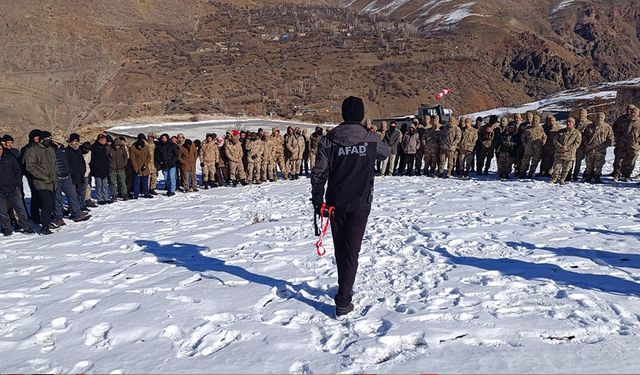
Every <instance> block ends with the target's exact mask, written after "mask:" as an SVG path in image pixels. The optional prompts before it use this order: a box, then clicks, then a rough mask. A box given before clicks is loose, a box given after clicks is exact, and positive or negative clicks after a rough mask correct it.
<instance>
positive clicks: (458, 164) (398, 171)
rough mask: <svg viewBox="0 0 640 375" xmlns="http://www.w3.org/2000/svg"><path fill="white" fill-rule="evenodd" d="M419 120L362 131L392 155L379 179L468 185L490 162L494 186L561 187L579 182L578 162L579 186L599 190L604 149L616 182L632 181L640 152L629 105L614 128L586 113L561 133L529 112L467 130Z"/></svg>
mask: <svg viewBox="0 0 640 375" xmlns="http://www.w3.org/2000/svg"><path fill="white" fill-rule="evenodd" d="M423 120H424V121H423V122H422V123H419V121H418V120H417V119H414V120H413V123H412V124H403V126H402V129H398V124H397V123H396V122H391V123H390V124H389V125H387V123H386V122H383V123H382V124H381V126H380V128H379V129H378V128H377V127H375V126H373V125H371V124H370V123H368V124H367V126H368V127H369V129H370V131H372V132H378V133H379V135H380V137H381V138H382V140H383V141H384V142H385V143H387V145H389V147H390V148H391V150H392V151H391V152H392V155H391V156H390V157H389V158H388V159H387V160H385V161H383V162H381V163H379V164H378V173H379V174H380V175H385V176H389V175H402V176H404V175H414V174H415V175H422V174H424V175H427V176H430V177H435V176H438V177H440V178H450V177H451V176H453V175H456V176H460V177H463V178H469V173H470V172H475V173H476V175H487V174H488V173H489V169H490V167H491V162H492V160H493V158H494V157H496V158H497V164H498V171H497V175H498V177H499V178H500V179H508V178H510V177H511V175H512V173H514V172H515V176H516V177H519V178H521V179H525V178H528V179H532V178H533V177H534V175H535V173H536V171H539V173H538V174H537V176H540V177H551V182H552V183H557V182H558V183H560V184H565V183H566V182H567V181H571V180H573V181H578V180H579V178H580V172H581V165H582V162H583V161H584V162H585V163H586V169H585V170H584V173H583V179H584V181H585V182H593V183H602V168H603V166H604V164H605V157H606V152H607V148H608V147H609V146H612V145H614V144H615V161H614V170H613V172H612V174H611V176H612V177H613V178H614V180H616V181H630V180H631V174H632V173H633V170H634V169H635V164H636V159H637V157H638V152H640V110H639V109H638V108H637V107H636V106H634V105H629V106H628V107H627V110H626V113H625V114H624V115H622V116H620V117H619V118H618V119H616V121H615V122H614V123H613V126H611V125H609V124H608V123H607V122H606V116H605V114H604V113H601V112H600V113H597V114H596V115H595V116H594V118H593V121H591V120H590V119H589V115H588V112H587V110H585V109H583V110H580V116H579V117H578V118H577V119H576V118H569V119H568V120H567V124H566V127H564V128H561V127H560V125H559V123H558V121H557V120H556V118H555V117H554V116H548V117H546V119H545V121H544V123H543V122H542V119H541V117H540V116H539V115H537V114H535V113H534V112H527V113H526V115H525V118H524V119H523V116H522V115H521V114H515V115H514V116H513V118H512V119H509V118H508V117H502V118H498V116H495V115H494V116H491V117H490V118H489V121H488V122H487V123H485V122H484V121H483V118H481V117H479V118H477V119H476V121H475V123H473V122H472V120H471V119H469V118H457V117H456V116H454V115H453V114H452V115H451V116H450V118H449V121H448V123H447V124H444V125H443V124H441V123H440V118H439V117H438V116H432V117H425V118H424V119H423Z"/></svg>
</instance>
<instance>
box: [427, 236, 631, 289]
mask: <svg viewBox="0 0 640 375" xmlns="http://www.w3.org/2000/svg"><path fill="white" fill-rule="evenodd" d="M507 245H508V246H511V247H520V246H522V247H527V245H529V246H533V245H531V244H527V243H518V242H509V243H507ZM534 248H536V247H535V246H534ZM541 249H542V250H548V251H555V252H558V253H561V254H567V255H569V253H571V255H577V254H575V253H572V252H573V251H574V250H573V249H544V248H541ZM432 251H434V252H437V253H439V254H441V255H443V256H445V257H446V258H448V259H449V261H450V262H451V263H453V264H456V265H464V266H469V267H475V268H481V269H485V270H488V271H498V272H500V273H501V274H503V275H512V276H517V277H521V278H523V279H527V280H536V279H548V280H552V281H554V282H555V283H557V284H559V285H565V286H576V287H579V288H584V289H593V290H599V291H602V292H606V293H612V294H619V295H628V296H640V284H638V283H636V282H634V281H630V280H625V279H621V278H618V277H615V276H610V275H596V274H584V273H578V272H573V271H568V270H565V269H563V268H561V267H559V266H557V265H555V264H544V263H530V262H525V261H522V260H517V259H507V258H497V259H495V258H475V257H468V256H456V255H453V254H451V253H450V252H449V251H448V250H447V249H445V248H444V247H442V246H437V247H436V248H435V249H433V250H432ZM577 251H578V250H576V252H577ZM609 254H610V255H613V254H615V253H609ZM587 255H588V253H583V256H587ZM591 255H592V256H594V254H591ZM600 255H601V254H600ZM616 256H617V257H618V258H622V257H626V258H627V259H628V257H627V256H626V255H623V254H616ZM592 259H593V258H592ZM620 261H621V262H622V260H620ZM633 261H634V262H638V261H639V259H638V258H636V257H634V260H633ZM629 263H631V261H630V262H629ZM636 265H637V263H636ZM624 266H625V267H629V264H628V263H627V262H625V263H624Z"/></svg>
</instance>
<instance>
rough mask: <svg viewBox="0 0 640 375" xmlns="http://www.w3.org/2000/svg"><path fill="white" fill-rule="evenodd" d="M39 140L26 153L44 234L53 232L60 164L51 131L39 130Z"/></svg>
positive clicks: (25, 156)
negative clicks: (52, 221) (58, 163)
mask: <svg viewBox="0 0 640 375" xmlns="http://www.w3.org/2000/svg"><path fill="white" fill-rule="evenodd" d="M38 137H39V142H38V143H36V144H34V145H33V146H31V147H29V148H28V149H27V150H26V151H25V154H24V164H25V168H26V169H27V172H29V174H30V175H31V176H32V177H33V186H34V190H32V191H31V194H32V195H34V194H37V195H38V203H39V205H40V206H39V208H40V215H39V217H40V224H41V225H42V230H41V232H40V233H42V234H44V235H48V234H51V228H52V226H51V219H52V217H53V210H54V209H55V204H56V188H57V184H58V165H57V163H56V153H55V151H54V149H53V147H55V146H54V145H53V141H52V139H51V133H49V132H47V131H42V132H38Z"/></svg>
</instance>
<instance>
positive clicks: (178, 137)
mask: <svg viewBox="0 0 640 375" xmlns="http://www.w3.org/2000/svg"><path fill="white" fill-rule="evenodd" d="M177 140H178V142H179V143H184V141H186V140H187V139H186V138H185V137H184V134H183V133H178V136H177Z"/></svg>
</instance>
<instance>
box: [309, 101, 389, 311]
mask: <svg viewBox="0 0 640 375" xmlns="http://www.w3.org/2000/svg"><path fill="white" fill-rule="evenodd" d="M342 118H343V119H344V122H343V123H342V124H340V125H339V126H337V127H336V128H334V129H333V130H331V131H330V132H329V133H328V134H327V135H326V136H324V137H322V139H321V140H320V144H319V145H318V152H317V155H316V164H315V166H314V167H313V170H312V172H311V193H312V198H311V201H312V203H313V206H314V209H315V213H317V214H320V215H324V214H325V213H324V212H320V211H321V207H322V204H323V201H324V195H325V183H327V182H328V187H327V191H326V202H327V205H328V206H330V207H335V211H334V214H333V217H331V232H332V235H333V243H334V247H335V254H336V264H337V267H338V293H337V295H336V296H335V303H336V316H341V315H346V314H348V313H350V312H351V311H353V304H352V303H351V301H352V296H353V284H354V283H355V278H356V272H357V270H358V256H359V253H360V247H361V246H362V238H363V237H364V232H365V229H366V226H367V220H368V218H369V212H370V211H371V202H372V201H373V181H374V177H375V164H376V161H382V160H384V159H386V158H387V157H388V156H389V154H390V153H391V150H390V149H389V146H387V144H386V143H384V142H382V140H381V139H380V136H379V135H377V134H376V133H372V132H370V131H368V130H367V129H366V128H365V127H364V126H362V120H363V119H364V103H363V102H362V99H360V98H356V97H349V98H347V99H345V101H344V102H343V103H342Z"/></svg>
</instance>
